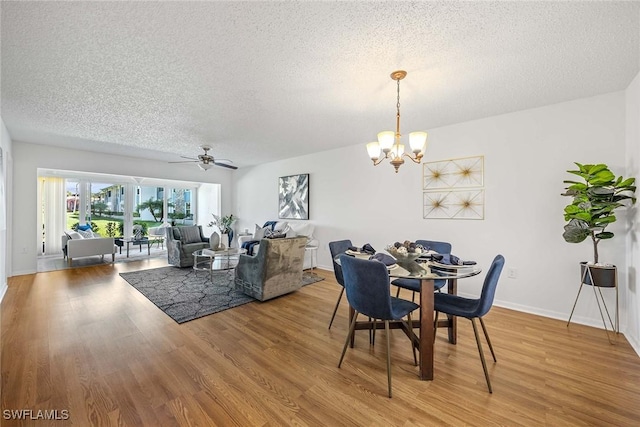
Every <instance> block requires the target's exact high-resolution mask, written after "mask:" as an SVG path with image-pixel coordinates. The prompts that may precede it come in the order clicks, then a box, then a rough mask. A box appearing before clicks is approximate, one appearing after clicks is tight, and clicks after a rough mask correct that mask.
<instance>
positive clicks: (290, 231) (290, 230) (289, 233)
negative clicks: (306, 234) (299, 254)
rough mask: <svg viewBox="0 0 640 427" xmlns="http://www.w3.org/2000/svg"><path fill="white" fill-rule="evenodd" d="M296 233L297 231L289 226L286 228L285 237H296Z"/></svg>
mask: <svg viewBox="0 0 640 427" xmlns="http://www.w3.org/2000/svg"><path fill="white" fill-rule="evenodd" d="M297 235H298V233H296V232H295V231H294V230H293V228H291V227H289V229H287V238H289V237H296V236H297Z"/></svg>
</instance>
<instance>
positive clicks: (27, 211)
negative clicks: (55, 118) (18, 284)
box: [10, 141, 232, 275]
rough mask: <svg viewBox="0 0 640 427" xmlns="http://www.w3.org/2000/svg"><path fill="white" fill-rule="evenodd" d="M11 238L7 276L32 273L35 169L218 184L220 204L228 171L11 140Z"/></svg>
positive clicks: (226, 200)
mask: <svg viewBox="0 0 640 427" xmlns="http://www.w3.org/2000/svg"><path fill="white" fill-rule="evenodd" d="M13 162H14V168H13V182H14V183H15V184H14V188H13V190H14V194H17V195H19V197H15V199H14V201H13V206H12V211H13V218H14V221H13V226H12V229H13V238H12V239H11V240H10V241H11V246H10V248H11V249H10V250H11V254H10V255H12V257H13V259H12V270H11V272H10V275H20V274H29V273H35V271H36V266H37V264H36V261H37V259H36V253H37V249H36V248H37V230H36V229H37V227H36V224H37V220H36V210H37V209H36V206H37V204H36V189H37V169H38V168H51V169H62V170H73V171H83V172H94V173H110V174H116V175H129V176H139V177H148V178H160V179H176V180H185V181H194V182H209V183H218V184H221V186H222V189H223V190H222V195H221V197H222V206H230V204H231V196H230V193H229V192H228V191H225V189H228V188H230V187H231V175H232V173H231V171H227V170H224V169H217V168H214V169H211V170H209V171H206V172H205V171H202V170H200V169H199V168H198V167H196V165H194V164H182V165H181V164H171V165H170V164H167V163H164V162H160V161H155V160H144V159H139V158H128V157H122V156H115V155H109V154H100V153H94V152H89V151H79V150H69V149H66V148H59V147H50V146H45V145H36V144H29V143H25V142H18V141H14V142H13Z"/></svg>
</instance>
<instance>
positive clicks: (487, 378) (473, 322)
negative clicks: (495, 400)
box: [470, 318, 493, 393]
mask: <svg viewBox="0 0 640 427" xmlns="http://www.w3.org/2000/svg"><path fill="white" fill-rule="evenodd" d="M470 320H471V325H473V333H474V335H475V336H476V344H478V353H480V361H481V362H482V369H483V370H484V378H485V379H486V380H487V387H488V388H489V393H493V390H492V389H491V380H490V379H489V371H487V362H486V361H485V360H484V352H483V351H482V344H480V336H479V335H478V327H477V326H476V321H475V319H474V318H471V319H470Z"/></svg>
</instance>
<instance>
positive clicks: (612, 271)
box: [567, 263, 620, 344]
mask: <svg viewBox="0 0 640 427" xmlns="http://www.w3.org/2000/svg"><path fill="white" fill-rule="evenodd" d="M580 267H581V272H582V274H581V278H580V288H579V289H578V295H576V300H575V302H574V303H573V308H572V309H571V314H570V315H569V320H568V321H567V327H568V326H569V324H570V323H571V317H573V312H574V311H575V309H576V305H577V304H578V298H579V297H580V292H581V291H582V287H583V286H584V285H587V286H591V287H592V288H593V295H594V296H595V298H596V304H597V305H598V311H600V317H601V318H602V324H603V325H604V330H605V332H606V334H607V339H608V340H609V343H611V344H613V342H612V341H611V338H610V336H609V329H608V328H607V322H606V321H605V317H604V314H603V313H602V307H604V311H605V313H606V314H607V318H608V319H609V325H610V326H611V331H612V333H614V334H615V336H617V335H618V334H619V333H620V319H619V307H618V269H617V268H616V266H615V265H613V266H601V265H588V264H587V263H580ZM596 288H598V290H597V291H596ZM602 288H615V290H616V312H615V320H616V321H615V325H614V322H613V321H612V320H611V315H610V314H609V309H608V308H607V304H606V303H605V300H604V296H603V295H602V290H601V289H602ZM601 304H602V305H601Z"/></svg>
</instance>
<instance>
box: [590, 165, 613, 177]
mask: <svg viewBox="0 0 640 427" xmlns="http://www.w3.org/2000/svg"><path fill="white" fill-rule="evenodd" d="M608 169H609V168H608V167H607V165H603V164H599V165H593V166H591V167H590V168H589V175H595V174H597V173H598V172H601V171H603V170H608ZM612 175H613V174H612Z"/></svg>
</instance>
